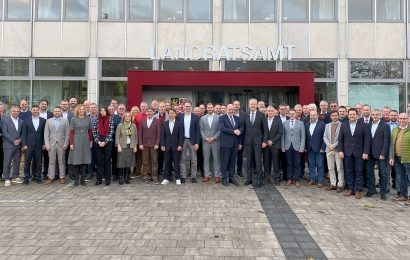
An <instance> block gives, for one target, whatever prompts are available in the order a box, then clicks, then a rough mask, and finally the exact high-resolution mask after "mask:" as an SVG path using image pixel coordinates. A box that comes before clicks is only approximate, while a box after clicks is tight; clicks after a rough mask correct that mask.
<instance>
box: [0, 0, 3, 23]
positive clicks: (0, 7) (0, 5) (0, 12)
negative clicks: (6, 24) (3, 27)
mask: <svg viewBox="0 0 410 260" xmlns="http://www.w3.org/2000/svg"><path fill="white" fill-rule="evenodd" d="M1 18H3V0H0V19H1Z"/></svg>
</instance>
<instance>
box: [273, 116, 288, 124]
mask: <svg viewBox="0 0 410 260" xmlns="http://www.w3.org/2000/svg"><path fill="white" fill-rule="evenodd" d="M275 117H277V118H279V119H280V121H281V122H282V117H281V116H280V115H278V116H275ZM285 118H286V120H289V119H290V118H289V116H285ZM286 120H285V121H283V122H282V124H283V123H285V122H286Z"/></svg>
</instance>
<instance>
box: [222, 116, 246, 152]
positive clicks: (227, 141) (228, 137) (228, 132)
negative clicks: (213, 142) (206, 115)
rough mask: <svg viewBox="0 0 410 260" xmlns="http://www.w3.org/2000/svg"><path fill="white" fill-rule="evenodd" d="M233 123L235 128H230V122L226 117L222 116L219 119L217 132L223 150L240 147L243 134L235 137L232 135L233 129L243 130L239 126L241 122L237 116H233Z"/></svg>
mask: <svg viewBox="0 0 410 260" xmlns="http://www.w3.org/2000/svg"><path fill="white" fill-rule="evenodd" d="M233 120H234V121H235V127H233V126H232V123H231V120H229V117H228V115H226V114H225V115H222V116H220V117H219V130H220V132H221V134H220V146H221V147H224V148H237V147H238V145H242V142H243V134H241V135H240V136H237V135H235V134H234V133H233V131H234V130H235V129H239V131H241V130H240V129H243V128H242V126H241V120H240V119H239V117H237V116H235V115H234V116H233Z"/></svg>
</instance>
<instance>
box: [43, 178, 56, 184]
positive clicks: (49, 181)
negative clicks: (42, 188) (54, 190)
mask: <svg viewBox="0 0 410 260" xmlns="http://www.w3.org/2000/svg"><path fill="white" fill-rule="evenodd" d="M53 182H54V180H52V179H48V180H47V181H46V182H45V183H44V184H45V185H50V184H52V183H53Z"/></svg>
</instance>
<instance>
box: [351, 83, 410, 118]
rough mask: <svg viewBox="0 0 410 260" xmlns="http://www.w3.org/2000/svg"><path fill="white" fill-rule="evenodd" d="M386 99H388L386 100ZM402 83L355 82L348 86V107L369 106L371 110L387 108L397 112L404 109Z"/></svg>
mask: <svg viewBox="0 0 410 260" xmlns="http://www.w3.org/2000/svg"><path fill="white" fill-rule="evenodd" d="M386 97H388V98H386ZM405 101H406V97H405V87H404V83H399V82H395V83H378V82H357V83H350V84H349V105H351V106H354V105H355V104H356V103H358V102H360V103H361V104H364V103H366V104H369V105H370V106H371V107H373V108H382V107H383V106H389V107H391V108H393V109H396V110H397V111H404V108H405Z"/></svg>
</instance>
